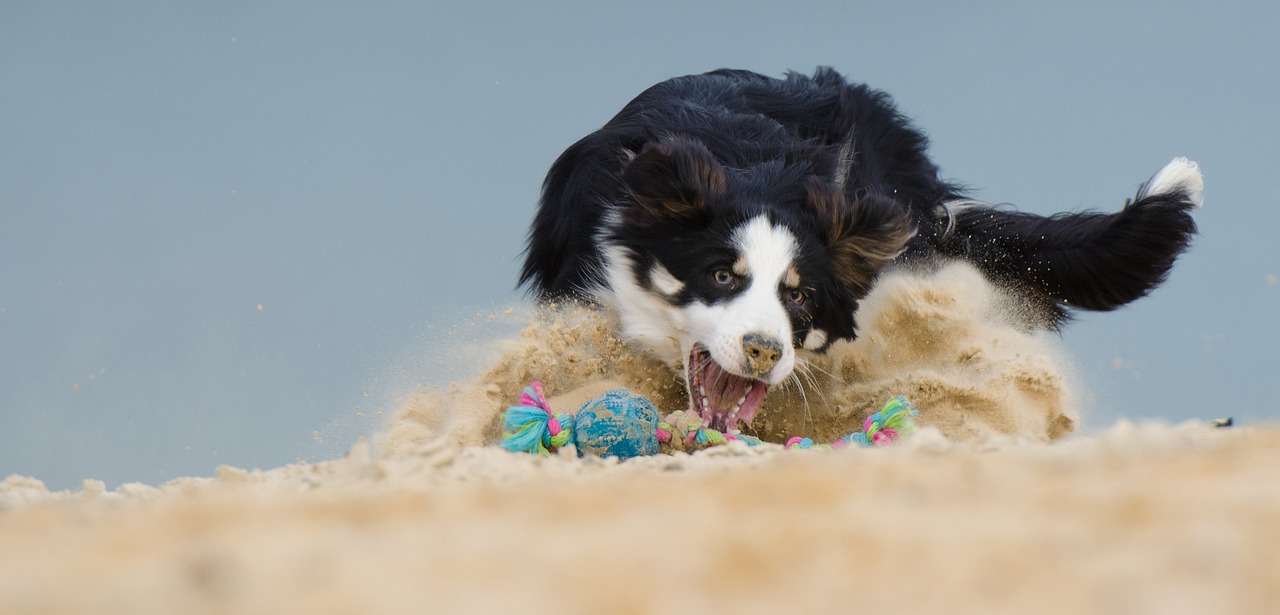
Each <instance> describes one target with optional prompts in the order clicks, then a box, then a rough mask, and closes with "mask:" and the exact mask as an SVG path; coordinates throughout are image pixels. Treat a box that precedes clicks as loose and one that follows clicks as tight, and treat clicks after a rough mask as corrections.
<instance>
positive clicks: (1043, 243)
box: [933, 158, 1204, 327]
mask: <svg viewBox="0 0 1280 615" xmlns="http://www.w3.org/2000/svg"><path fill="white" fill-rule="evenodd" d="M1203 190H1204V182H1203V180H1202V178H1201V175H1200V170H1199V168H1198V167H1197V166H1196V163H1194V162H1191V161H1189V160H1187V159H1186V158H1177V159H1175V160H1173V161H1172V162H1170V163H1169V164H1167V165H1165V167H1164V168H1163V169H1161V170H1160V172H1158V173H1156V174H1155V175H1154V176H1153V177H1152V178H1151V179H1150V180H1148V181H1147V183H1146V184H1144V185H1143V186H1142V188H1141V189H1139V190H1138V194H1137V196H1136V197H1135V198H1134V199H1133V200H1132V201H1128V202H1126V203H1125V206H1124V208H1123V209H1122V210H1120V211H1119V212H1117V213H1112V214H1104V213H1093V212H1088V213H1070V214H1059V215H1056V216H1051V217H1043V216H1037V215H1034V214H1028V213H1022V212H1018V211H1012V210H1007V209H1001V208H998V207H993V206H990V205H987V204H975V203H973V202H957V203H954V204H950V205H949V206H947V207H946V208H945V211H944V212H943V213H944V215H945V217H946V219H945V220H944V221H942V222H941V223H940V224H939V229H940V231H939V232H938V233H937V234H936V235H934V237H933V243H934V247H935V249H936V250H937V251H938V252H939V253H940V254H942V255H944V256H950V257H960V258H965V259H967V260H970V261H972V262H973V263H974V264H976V265H977V266H978V267H979V268H980V269H981V270H983V272H984V273H986V274H987V275H988V276H989V277H990V278H992V279H993V280H994V281H996V282H997V283H1001V284H1004V285H1006V286H1010V287H1013V288H1015V289H1016V290H1019V291H1021V292H1023V293H1024V294H1026V295H1027V296H1028V297H1029V298H1030V299H1032V300H1033V302H1034V304H1033V305H1032V306H1031V307H1033V308H1038V309H1037V310H1036V311H1038V312H1039V313H1040V315H1041V316H1043V320H1044V322H1042V323H1040V324H1043V325H1046V326H1049V327H1056V326H1057V325H1058V324H1060V323H1061V322H1062V321H1063V320H1065V319H1066V318H1068V312H1067V310H1068V309H1071V308H1080V309H1086V310H1100V311H1107V310H1113V309H1115V308H1118V307H1120V306H1122V305H1124V304H1126V303H1129V302H1130V301H1133V300H1135V299H1138V298H1140V297H1142V296H1144V295H1146V294H1147V293H1149V292H1151V290H1152V289H1154V288H1155V287H1156V286H1158V285H1159V284H1160V283H1161V282H1163V281H1164V279H1165V277H1166V276H1167V275H1168V273H1169V269H1170V268H1171V267H1172V266H1173V262H1174V260H1175V259H1177V257H1178V255H1179V254H1181V253H1182V252H1183V250H1185V249H1186V247H1187V245H1188V244H1189V243H1190V241H1191V237H1192V236H1193V235H1194V234H1195V232H1196V225H1195V222H1194V221H1193V220H1192V218H1191V215H1190V211H1191V210H1193V209H1195V208H1197V207H1199V206H1200V204H1201V201H1202V199H1203V197H1202V192H1203Z"/></svg>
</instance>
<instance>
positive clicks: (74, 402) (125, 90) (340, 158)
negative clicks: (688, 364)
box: [0, 0, 1280, 488]
mask: <svg viewBox="0 0 1280 615" xmlns="http://www.w3.org/2000/svg"><path fill="white" fill-rule="evenodd" d="M535 4H536V3H528V2H502V3H483V2H473V3H465V4H464V3H459V5H458V6H445V5H444V3H422V2H403V3H385V2H382V3H372V2H369V3H341V4H339V3H332V4H329V3H307V4H301V3H269V2H216V3H170V2H155V3H144V2H115V3H92V2H83V3H77V4H72V3H52V2H38V3H37V2H5V3H0V84H3V85H2V87H0V477H3V476H4V475H7V474H10V473H21V474H28V475H34V476H36V477H39V478H42V479H44V480H45V481H46V482H48V483H49V484H50V486H51V487H55V488H65V487H74V486H78V485H79V481H80V479H83V478H90V477H92V478H99V479H103V480H106V481H107V483H108V484H109V485H110V486H115V485H116V484H119V483H120V482H128V481H142V482H148V483H158V482H162V481H164V480H167V479H169V478H172V477H175V476H180V475H189V474H195V475H207V474H209V473H211V472H212V471H213V468H214V467H216V466H217V465H218V464H222V463H228V464H232V465H237V466H242V467H273V466H276V465H280V464H284V463H288V462H291V461H294V460H297V459H301V458H323V457H325V456H329V455H334V454H337V453H338V452H339V451H340V450H341V449H342V447H344V446H345V445H347V444H349V443H350V442H351V440H353V439H354V437H355V436H356V435H358V434H359V433H362V431H363V430H366V429H368V428H369V427H370V426H372V425H373V424H374V421H375V419H374V418H373V413H374V412H376V411H377V410H390V409H392V408H393V407H394V399H395V397H396V396H397V395H400V394H402V393H404V392H406V391H407V390H410V389H412V388H413V387H414V386H417V385H419V384H426V383H438V382H440V381H441V377H440V376H439V375H433V371H435V370H438V369H439V368H440V367H441V366H442V365H454V366H455V367H456V362H457V361H456V359H455V357H456V355H454V354H452V352H453V351H452V350H450V349H449V348H448V346H449V345H450V344H451V341H450V339H451V338H450V337H449V335H448V331H449V330H450V329H451V328H455V327H460V326H466V325H467V323H468V322H470V321H471V320H472V319H473V314H474V312H475V311H476V310H477V309H490V308H491V307H492V306H494V305H497V306H505V305H508V304H511V303H513V302H515V301H517V300H518V299H519V296H518V295H517V294H516V293H515V292H514V291H513V288H512V287H513V284H514V281H515V278H516V272H517V269H518V265H519V254H520V251H521V249H522V241H523V237H524V233H525V227H526V224H527V222H528V220H529V219H530V217H531V216H532V214H533V209H534V205H535V203H536V199H537V191H538V187H539V185H540V182H541V180H542V176H543V174H544V173H545V171H546V169H547V167H548V166H549V165H550V163H551V161H552V160H553V159H554V158H555V156H556V155H557V154H558V153H559V152H560V151H561V150H562V149H564V148H565V147H566V146H568V145H569V144H571V143H572V142H573V141H574V140H576V139H577V138H579V137H580V136H582V135H583V134H585V133H587V132H590V131H591V130H593V129H594V128H597V127H598V126H599V125H601V124H602V123H603V122H604V121H606V120H607V119H608V118H609V117H610V116H612V115H613V114H614V113H615V112H616V111H617V110H618V109H619V108H620V107H621V106H622V105H623V104H625V103H626V102H627V101H628V100H630V99H631V98H632V97H633V96H634V95H636V94H637V93H639V92H640V91H641V90H642V89H644V88H645V87H647V86H649V85H651V84H653V83H655V82H657V81H660V80H662V79H665V78H668V77H672V76H676V75H682V74H688V73H694V72H702V71H705V70H710V69H714V68H719V67H735V68H747V69H753V70H757V71H760V72H764V73H767V74H772V75H780V74H781V73H782V72H783V71H784V70H787V69H795V70H799V71H802V72H810V71H812V69H813V68H814V67H815V66H817V65H821V64H826V65H832V66H835V67H836V68H837V69H839V70H841V71H842V72H844V73H845V74H846V75H848V76H849V77H850V78H851V79H854V80H858V81H864V82H867V83H869V84H871V85H872V86H874V87H878V88H880V89H883V90H886V91H888V92H889V93H890V94H892V95H893V96H894V97H895V98H896V99H897V101H898V103H899V106H900V108H901V109H902V110H903V111H904V112H905V113H906V114H907V115H909V116H911V117H913V118H914V119H915V121H916V122H917V124H918V125H919V126H920V127H921V128H923V129H924V130H925V131H926V132H927V133H928V134H929V135H930V136H931V138H932V140H933V147H932V150H931V151H932V154H933V156H934V158H935V160H936V161H937V162H938V163H939V165H940V166H941V168H942V172H943V175H944V176H946V177H948V178H952V179H956V180H959V181H961V182H963V183H965V184H967V185H968V186H970V187H971V188H972V189H973V192H974V194H975V196H977V197H979V198H983V199H987V200H992V201H997V202H1009V203H1014V204H1016V205H1018V206H1019V207H1020V208H1022V209H1024V210H1028V211H1035V212H1040V213H1050V212H1056V211H1060V210H1073V209H1084V208H1099V209H1108V210H1110V209H1116V208H1118V207H1120V205H1121V204H1122V203H1123V201H1124V199H1125V198H1127V197H1129V196H1131V195H1132V194H1133V192H1134V191H1135V189H1136V188H1137V186H1138V185H1139V184H1140V183H1141V182H1142V181H1143V180H1145V179H1146V178H1147V177H1148V176H1149V175H1150V174H1151V173H1153V172H1155V171H1156V170H1158V169H1159V168H1160V167H1161V166H1162V165H1163V164H1164V163H1165V162H1167V161H1168V160H1169V159H1171V158H1173V157H1174V156H1179V155H1185V156H1188V157H1190V158H1192V159H1193V160H1196V161H1198V162H1199V163H1200V165H1201V168H1202V169H1203V171H1204V173H1205V177H1206V191H1205V201H1206V205H1205V208H1204V210H1203V211H1201V212H1200V213H1199V215H1198V217H1197V220H1198V222H1199V224H1200V228H1201V233H1202V234H1201V236H1200V237H1199V239H1198V240H1197V242H1196V244H1195V245H1194V247H1193V248H1192V250H1191V252H1190V254H1188V255H1187V256H1186V257H1185V258H1184V259H1182V260H1181V261H1180V262H1179V264H1178V266H1177V267H1176V268H1175V270H1174V273H1173V276H1172V278H1171V279H1170V281H1169V283H1168V284H1166V285H1165V286H1164V287H1162V288H1160V289H1159V290H1157V291H1156V293H1155V294H1154V295H1153V296H1151V297H1149V298H1147V299H1144V300H1142V301H1140V302H1138V303H1136V304H1134V305H1133V306H1131V307H1129V308H1127V309H1125V310H1123V311H1121V312H1118V313H1113V314H1102V315H1089V316H1085V317H1083V318H1081V319H1080V320H1079V321H1078V322H1076V323H1075V324H1074V325H1072V326H1071V327H1069V328H1068V329H1067V330H1066V333H1065V335H1064V336H1063V340H1064V346H1065V347H1066V349H1067V350H1068V351H1069V352H1070V354H1071V356H1072V357H1073V361H1074V363H1075V365H1076V366H1077V367H1078V371H1079V378H1080V380H1081V383H1082V386H1083V389H1084V396H1083V404H1082V405H1083V407H1084V410H1085V412H1086V420H1087V422H1088V425H1091V426H1093V427H1099V426H1105V425H1108V424H1110V423H1112V422H1113V421H1114V420H1116V419H1117V418H1119V417H1121V416H1128V417H1134V418H1148V417H1161V418H1166V419H1170V420H1180V419H1183V418H1188V417H1214V416H1221V415H1229V414H1230V415H1235V416H1236V417H1237V418H1238V419H1243V422H1256V421H1260V420H1275V419H1276V418H1278V417H1280V407H1278V404H1277V400H1278V399H1280V394H1277V391H1276V388H1275V384H1274V383H1273V381H1272V379H1273V378H1274V374H1275V373H1276V371H1277V367H1278V366H1280V327H1278V326H1277V324H1276V322H1277V318H1276V317H1277V315H1280V285H1278V283H1277V280H1276V277H1275V276H1278V275H1280V256H1278V255H1277V250H1276V248H1275V243H1274V239H1273V236H1274V234H1275V229H1277V228H1278V227H1280V185H1278V184H1277V179H1276V178H1277V176H1278V172H1277V164H1278V163H1280V159H1278V158H1277V154H1276V151H1277V147H1276V145H1275V139H1276V138H1277V136H1280V116H1278V115H1277V113H1276V109H1280V77H1277V75H1280V66H1278V65H1277V64H1280V37H1277V36H1275V29H1276V27H1277V25H1278V24H1280V4H1277V3H1275V2H1257V3H1232V2H1217V3H1212V5H1210V4H1211V3H1203V2H1159V3H1150V4H1147V5H1146V6H1141V5H1140V3H1117V2H1112V1H1107V2H1064V3H1054V4H1053V5H1049V4H1048V3H1030V2H1007V3H989V4H987V5H985V6H983V7H979V5H978V4H975V3H950V2H936V3H910V2H900V3H890V2H849V1H839V2H821V3H818V2H811V3H803V4H802V3H779V4H786V5H787V6H785V7H783V6H754V7H751V6H748V5H746V4H743V3H717V4H704V3H689V2H687V1H685V0H680V1H673V2H646V3H626V4H624V5H619V6H616V7H614V6H607V5H606V4H605V3H599V2H580V3H557V4H547V5H539V6H537V7H536V8H535ZM476 335H480V334H476ZM357 413H364V414H365V416H364V417H360V416H358V414H357ZM316 431H319V432H321V435H322V436H323V438H322V440H323V442H321V443H319V444H317V443H315V442H314V441H313V437H312V434H313V432H316Z"/></svg>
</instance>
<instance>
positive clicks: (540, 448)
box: [502, 382, 918, 459]
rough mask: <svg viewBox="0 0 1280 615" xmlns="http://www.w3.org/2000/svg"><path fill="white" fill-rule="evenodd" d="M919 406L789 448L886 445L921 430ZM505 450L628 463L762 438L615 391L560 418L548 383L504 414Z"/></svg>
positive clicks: (892, 410)
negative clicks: (571, 451)
mask: <svg viewBox="0 0 1280 615" xmlns="http://www.w3.org/2000/svg"><path fill="white" fill-rule="evenodd" d="M917 414H918V412H916V410H915V407H914V406H912V404H911V402H909V401H907V400H906V398H905V397H902V396H898V397H895V398H893V399H891V400H889V403H887V404H885V406H884V408H883V409H881V410H880V411H879V412H877V413H875V414H873V415H871V416H869V417H867V420H866V421H865V422H864V423H863V426H862V431H859V432H855V433H852V434H849V435H847V436H845V437H843V438H840V439H839V440H836V441H835V442H832V443H830V444H814V442H813V440H811V439H809V438H791V439H789V440H787V443H786V448H788V449H792V448H799V449H808V448H811V449H819V450H832V449H842V448H847V447H849V446H851V445H858V446H869V447H880V446H888V445H890V444H893V443H894V442H896V441H898V439H899V438H900V437H901V436H902V434H906V433H910V432H911V431H913V430H915V428H916V426H915V422H914V421H913V420H912V417H914V416H916V415H917ZM502 427H503V433H502V447H503V448H505V449H507V450H509V451H513V452H524V453H530V454H535V455H542V456H550V455H552V454H553V453H556V452H557V451H559V450H560V449H561V448H563V447H565V446H568V445H570V444H572V445H573V446H574V447H575V448H576V449H577V451H578V456H579V457H581V456H583V455H595V456H599V457H618V458H620V459H627V458H630V457H637V456H641V455H654V454H657V453H658V452H664V453H670V452H672V451H686V452H692V451H696V450H701V449H704V448H708V447H711V446H722V445H725V444H728V443H730V442H742V443H744V444H746V445H747V446H756V445H759V444H760V442H761V441H760V439H759V438H756V437H753V436H748V435H746V434H740V433H738V434H735V433H722V432H720V431H717V430H715V429H711V428H709V427H703V425H702V418H701V417H700V416H698V414H697V413H695V412H691V411H688V410H678V411H676V412H672V413H670V414H668V415H667V416H666V417H663V418H661V419H659V413H658V409H657V408H655V407H654V406H653V404H652V403H651V402H650V401H649V400H648V399H645V398H644V397H643V396H640V395H635V394H632V393H631V392H630V391H627V390H626V389H614V390H612V391H606V392H605V393H604V394H602V395H600V396H598V397H595V398H593V399H592V400H590V401H588V402H587V403H586V404H584V405H583V406H582V408H581V409H579V410H578V412H577V413H576V414H555V413H553V412H552V411H551V408H550V406H548V405H547V399H546V396H545V395H544V394H543V392H542V383H541V382H534V383H532V384H530V385H529V386H527V387H525V388H524V391H523V392H521V394H520V399H519V401H518V402H517V405H515V406H511V407H509V408H507V411H506V413H505V414H504V416H503V422H502Z"/></svg>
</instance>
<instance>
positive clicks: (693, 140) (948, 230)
mask: <svg viewBox="0 0 1280 615" xmlns="http://www.w3.org/2000/svg"><path fill="white" fill-rule="evenodd" d="M926 145H927V140H926V138H925V136H924V135H923V134H922V133H921V132H920V131H918V130H917V129H916V128H915V127H913V126H912V124H911V122H910V121H909V120H907V119H906V118H905V117H903V116H902V115H900V114H899V113H898V112H897V110H896V109H895V108H894V105H893V102H892V101H891V100H890V98H889V96H888V95H886V94H885V93H883V92H879V91H876V90H873V89H870V88H868V87H867V86H865V85H857V84H851V83H849V82H847V81H846V80H845V79H844V78H843V77H842V76H841V75H840V74H839V73H837V72H835V71H834V70H832V69H830V68H820V69H818V70H817V71H816V72H815V73H814V75H813V76H812V77H809V76H805V75H800V74H796V73H790V74H788V75H787V77H786V78H785V79H773V78H770V77H766V76H763V75H759V74H756V73H752V72H748V71H741V70H717V71H713V72H710V73H706V74H703V75H691V76H687V77H679V78H676V79H671V80H669V81H665V82H662V83H659V84H657V85H655V86H653V87H651V88H649V89H648V90H645V91H644V92H643V93H641V94H640V95H639V96H638V97H636V98H635V100H632V101H631V102H630V103H629V104H627V106H626V107H624V108H623V109H622V111H621V112H619V113H618V115H617V116H615V117H614V118H613V119H612V120H610V121H609V122H608V123H607V124H605V125H604V127H603V128H601V129H600V130H597V131H596V132H593V133H591V134H590V135H587V136H586V137H584V138H583V139H582V140H580V141H578V142H577V143H575V144H574V145H573V146H572V147H570V148H569V149H568V150H566V151H565V152H564V153H563V154H562V155H561V156H560V157H559V159H557V160H556V161H555V163H554V164H553V165H552V166H551V170H550V172H549V173H548V174H547V178H546V181H545V183H544V185H543V190H542V199H541V202H540V205H539V209H538V212H537V215H536V217H535V219H534V221H533V224H532V227H531V229H530V231H529V245H528V250H527V252H526V260H525V263H524V267H523V270H522V272H521V277H520V282H521V284H522V285H525V286H527V287H530V289H531V290H532V291H534V292H535V293H536V294H537V295H538V297H539V298H540V299H543V300H563V299H579V300H584V301H587V302H589V303H592V304H596V305H601V306H605V307H607V308H610V309H612V310H615V311H616V313H617V315H618V316H619V320H620V322H621V326H622V328H623V331H622V335H623V336H624V337H627V338H629V339H633V340H635V341H638V342H640V343H641V344H642V345H643V346H644V347H646V348H647V349H648V350H650V351H651V352H653V353H654V354H655V355H656V356H657V357H658V358H660V359H663V360H665V361H666V362H667V363H668V364H670V365H672V366H677V365H680V366H682V368H683V371H684V376H685V381H686V384H687V387H688V391H689V397H690V406H691V408H693V409H696V410H698V411H699V412H700V413H701V415H702V418H703V420H704V421H705V422H706V423H707V424H709V425H710V426H711V427H713V428H715V429H720V430H734V429H736V428H737V426H738V425H739V423H749V422H750V421H751V419H752V417H754V416H755V414H756V412H757V410H758V409H759V408H760V404H761V403H762V402H763V401H764V398H765V395H766V392H767V391H768V388H769V387H770V386H773V385H776V384H778V383H780V382H782V381H783V380H784V379H786V378H788V377H790V376H791V374H792V370H793V368H794V367H795V364H796V360H797V356H796V353H797V350H803V351H809V352H819V353H820V352H824V351H826V350H827V349H828V348H830V346H831V344H832V343H834V342H835V341H837V340H842V339H844V340H848V339H853V338H854V337H855V336H856V335H857V324H856V322H855V316H856V313H857V310H858V302H859V300H860V299H862V298H863V297H864V296H865V295H866V294H867V292H868V290H869V289H870V288H871V285H872V284H873V283H874V282H875V280H876V276H877V275H878V274H879V272H880V271H881V270H882V269H883V268H885V267H886V266H887V265H889V264H890V263H938V262H940V261H944V260H948V259H963V260H967V261H970V262H971V263H973V264H974V265H975V266H976V267H978V269H979V270H981V271H982V272H983V273H984V274H985V275H986V276H987V277H988V278H989V279H991V280H992V281H993V282H994V283H996V284H998V285H1000V286H1002V287H1005V288H1007V289H1009V290H1010V291H1011V292H1014V293H1016V294H1017V296H1019V297H1020V299H1021V300H1022V302H1023V303H1024V304H1025V305H1028V306H1030V307H1031V308H1032V311H1034V312H1035V313H1036V314H1037V315H1038V316H1037V318H1036V319H1035V323H1034V324H1035V325H1038V326H1041V327H1045V328H1050V329H1056V328H1057V327H1058V326H1059V325H1061V324H1062V323H1063V322H1065V321H1066V320H1067V319H1068V318H1069V317H1070V312H1069V311H1070V310H1072V309H1084V310H1101V311H1106V310H1112V309H1115V308H1118V307H1120V306H1122V305H1124V304H1126V303H1128V302H1130V301H1133V300H1135V299H1138V298H1139V297H1142V296H1144V295H1146V294H1147V293H1148V292H1150V291H1151V290H1152V289H1153V288H1155V287H1156V286H1157V285H1158V284H1160V283H1161V282H1162V281H1163V280H1164V279H1165V277H1166V275H1167V274H1168V273H1169V270H1170V268H1171V267H1172V266H1173V262H1174V260H1175V259H1176V258H1177V257H1178V255H1179V254H1180V253H1182V251H1183V250H1185V249H1186V248H1187V245H1188V244H1189V242H1190V241H1191V238H1192V236H1193V235H1194V234H1195V232H1196V226H1195V223H1194V221H1193V220H1192V218H1191V215H1190V211H1191V210H1192V209H1194V208H1196V207H1198V206H1199V205H1200V203H1201V193H1202V190H1203V181H1202V180H1201V176H1200V171H1199V169H1198V167H1197V166H1196V164H1195V163H1194V162H1190V161H1188V160H1187V159H1185V158H1178V159H1175V160H1173V161H1172V162H1170V163H1169V164H1168V165H1166V166H1165V167H1164V168H1163V169H1161V170H1160V171H1159V172H1158V173H1156V174H1155V176H1153V177H1152V178H1151V179H1150V180H1149V181H1147V182H1146V183H1145V184H1144V185H1143V186H1142V187H1141V188H1140V189H1139V190H1138V193H1137V196H1136V197H1135V198H1134V199H1133V200H1132V201H1127V202H1126V203H1125V205H1124V207H1123V209H1121V210H1120V211H1119V212H1118V213H1065V214H1058V215H1055V216H1050V217H1043V216H1038V215H1034V214H1029V213H1022V212H1018V211H1015V210H1012V209H1010V208H1007V207H996V206H993V205H991V204H988V203H982V202H979V201H975V200H973V199H971V198H968V197H966V196H965V195H964V193H963V192H962V190H961V189H960V188H959V187H958V186H957V185H954V184H951V183H948V182H946V181H943V180H941V179H940V178H939V177H938V169H937V167H936V166H934V164H933V163H932V162H930V160H929V158H928V157H927V156H926V155H925V149H926Z"/></svg>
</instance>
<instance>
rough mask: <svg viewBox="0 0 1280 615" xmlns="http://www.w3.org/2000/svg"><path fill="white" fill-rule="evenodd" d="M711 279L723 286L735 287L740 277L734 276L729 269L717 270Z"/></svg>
mask: <svg viewBox="0 0 1280 615" xmlns="http://www.w3.org/2000/svg"><path fill="white" fill-rule="evenodd" d="M711 277H712V279H714V280H715V281H716V284H719V285H721V286H733V285H734V284H735V283H736V282H737V281H738V276H736V275H733V272H732V271H729V270H728V269H716V270H715V271H714V272H712V273H711Z"/></svg>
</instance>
